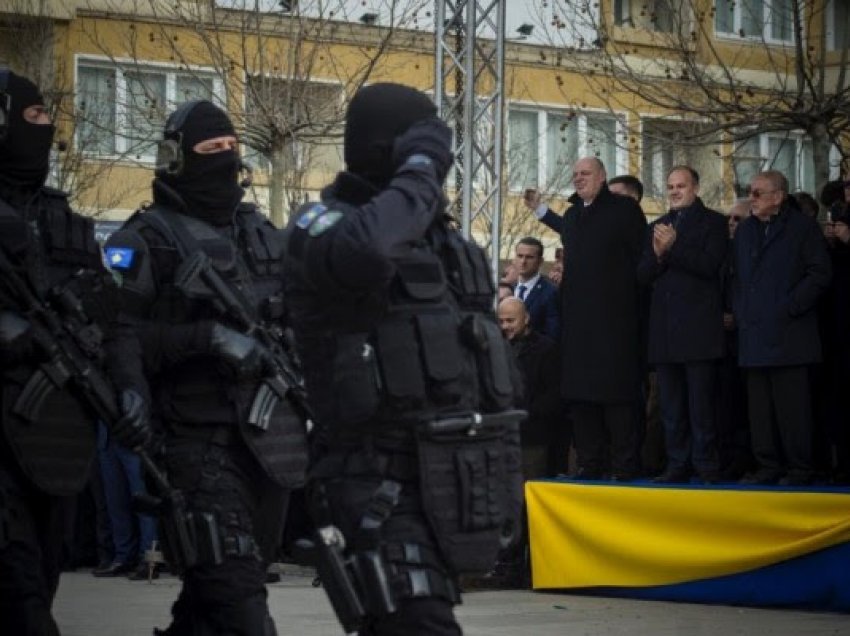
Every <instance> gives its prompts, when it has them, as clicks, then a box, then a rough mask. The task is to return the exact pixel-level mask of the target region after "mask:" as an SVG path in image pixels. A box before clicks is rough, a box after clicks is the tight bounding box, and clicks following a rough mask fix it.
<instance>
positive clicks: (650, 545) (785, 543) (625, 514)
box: [525, 481, 850, 588]
mask: <svg viewBox="0 0 850 636" xmlns="http://www.w3.org/2000/svg"><path fill="white" fill-rule="evenodd" d="M525 496H526V501H527V504H528V522H529V537H530V543H531V566H532V574H533V584H534V587H535V588H569V587H591V586H650V585H667V584H672V583H682V582H684V581H694V580H700V579H706V578H713V577H717V576H724V575H727V574H735V573H739V572H746V571H749V570H753V569H756V568H759V567H763V566H766V565H771V564H773V563H778V562H780V561H785V560H786V559H790V558H793V557H796V556H800V555H803V554H808V553H811V552H815V551H817V550H821V549H823V548H827V547H829V546H833V545H836V544H838V543H842V542H844V541H847V540H850V495H848V494H840V493H837V494H836V493H818V492H787V491H786V492H783V491H749V490H721V489H706V490H701V489H690V488H680V489H676V488H655V487H646V488H641V487H635V486H631V487H623V486H607V485H594V484H575V483H559V482H543V481H529V482H526V485H525Z"/></svg>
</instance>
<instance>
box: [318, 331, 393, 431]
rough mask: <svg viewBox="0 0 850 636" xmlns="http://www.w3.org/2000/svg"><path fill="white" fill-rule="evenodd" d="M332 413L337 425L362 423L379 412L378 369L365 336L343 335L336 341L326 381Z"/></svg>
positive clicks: (372, 350) (373, 353)
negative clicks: (330, 369)
mask: <svg viewBox="0 0 850 636" xmlns="http://www.w3.org/2000/svg"><path fill="white" fill-rule="evenodd" d="M328 380H329V381H330V386H332V387H333V391H332V393H331V395H332V399H333V413H334V417H335V421H336V422H338V423H339V424H355V423H359V422H364V421H366V420H368V419H370V418H372V417H374V415H375V413H376V412H377V410H378V404H379V397H380V396H379V393H378V366H377V361H376V359H375V350H374V349H373V347H372V345H371V344H369V343H368V342H367V339H366V334H363V333H357V334H344V335H341V336H339V337H338V338H337V347H336V354H335V355H334V360H333V368H332V377H331V378H328Z"/></svg>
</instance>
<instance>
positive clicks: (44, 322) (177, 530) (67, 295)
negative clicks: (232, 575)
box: [0, 246, 197, 566]
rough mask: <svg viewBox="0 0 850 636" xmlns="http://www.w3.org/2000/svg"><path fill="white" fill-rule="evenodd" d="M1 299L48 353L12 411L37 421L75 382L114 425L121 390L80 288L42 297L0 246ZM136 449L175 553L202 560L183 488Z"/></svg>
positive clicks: (79, 393) (99, 415)
mask: <svg viewBox="0 0 850 636" xmlns="http://www.w3.org/2000/svg"><path fill="white" fill-rule="evenodd" d="M79 276H80V277H83V276H86V274H84V273H82V274H80V275H79ZM100 291H101V292H102V293H104V290H102V289H101V290H100ZM0 302H2V304H3V306H6V307H13V308H15V309H16V310H17V311H18V312H20V314H21V315H22V316H23V317H24V318H25V319H26V320H27V321H28V322H29V329H30V335H31V338H32V342H33V345H34V346H35V348H36V349H37V350H38V351H40V352H41V353H42V354H43V358H44V359H45V362H42V363H40V364H39V366H38V369H36V371H35V373H34V374H33V375H32V376H31V377H30V379H29V381H27V383H26V384H25V385H24V388H23V390H22V391H21V394H20V396H19V397H18V399H17V401H16V402H15V404H14V405H13V406H12V411H13V412H14V413H15V414H16V415H19V416H20V417H22V418H24V419H25V420H27V421H29V422H35V421H38V418H39V412H40V410H41V408H42V406H43V404H44V401H45V400H46V398H47V397H48V396H49V395H50V394H51V393H52V392H54V391H61V390H64V389H65V388H66V387H68V386H71V387H74V388H75V389H76V391H77V393H76V395H77V396H79V397H80V398H81V399H82V400H83V402H84V403H85V404H86V405H87V406H88V407H89V408H90V409H91V410H92V411H93V413H94V414H95V415H96V416H97V418H98V419H99V420H100V421H102V422H103V423H104V424H105V425H106V427H107V428H108V429H111V428H112V426H113V425H114V423H115V422H117V421H118V420H119V419H120V417H121V412H120V409H119V407H118V399H117V395H116V393H115V390H114V388H113V386H112V383H111V382H110V381H109V379H108V378H107V377H106V375H105V374H104V373H103V371H102V370H101V369H100V368H99V366H98V365H97V364H95V363H94V362H93V360H94V359H95V357H96V355H97V353H98V352H99V350H100V341H101V336H102V334H101V331H100V327H99V326H98V325H97V324H96V323H94V322H92V321H91V320H90V319H89V317H88V316H87V315H86V312H85V309H84V308H83V304H82V302H81V301H80V299H79V297H78V296H77V294H76V293H74V291H73V290H72V289H70V287H68V286H67V285H65V286H57V287H54V288H52V289H50V290H49V291H48V292H47V293H46V294H45V297H44V299H42V298H41V295H40V294H39V293H38V292H37V291H36V290H35V289H34V287H33V285H32V284H31V282H30V281H29V279H28V278H26V277H25V276H22V275H21V273H20V272H19V270H18V268H17V267H15V264H14V263H13V261H12V259H11V258H10V257H9V255H8V254H7V253H6V251H5V249H3V248H2V246H0ZM135 452H136V453H137V454H138V455H139V458H140V459H141V462H142V465H143V466H144V468H145V470H146V471H147V473H148V474H149V475H150V477H151V479H152V480H153V484H154V487H155V488H156V491H157V495H158V496H157V497H153V496H151V497H148V498H147V503H148V504H149V506H150V504H154V505H155V506H156V512H157V513H158V514H161V515H162V518H163V522H164V526H165V528H164V529H165V533H166V535H167V539H168V542H169V546H171V547H172V549H173V550H174V551H175V552H177V553H178V554H175V555H174V558H175V559H177V560H178V561H180V562H181V563H180V564H184V565H186V566H191V565H193V564H194V563H195V562H197V552H196V546H195V542H194V541H193V537H192V532H191V530H190V517H189V516H188V515H187V512H186V502H185V500H184V498H183V494H182V493H181V492H180V491H179V490H177V489H175V488H173V487H172V486H171V484H169V482H168V479H167V478H166V476H165V474H164V473H163V472H162V471H160V470H159V468H158V467H157V466H156V464H154V462H153V460H152V459H151V457H150V455H148V453H147V452H146V451H145V450H144V449H141V448H140V449H136V450H135Z"/></svg>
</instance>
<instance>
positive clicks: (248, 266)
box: [140, 204, 307, 487]
mask: <svg viewBox="0 0 850 636" xmlns="http://www.w3.org/2000/svg"><path fill="white" fill-rule="evenodd" d="M140 217H141V220H142V221H143V222H144V223H145V224H147V225H149V226H150V227H152V228H154V229H156V231H157V232H158V233H159V234H160V235H162V236H164V237H165V238H167V239H168V240H169V242H171V244H172V245H173V246H174V248H175V249H176V253H177V254H178V255H179V258H178V260H177V262H176V263H173V268H172V269H171V271H170V272H169V277H171V280H166V281H164V282H165V289H164V290H163V293H162V294H161V295H160V298H159V300H158V301H157V303H156V307H155V310H154V318H155V319H158V320H163V321H165V322H170V323H181V322H189V321H194V320H200V319H209V320H216V321H219V322H222V323H223V324H225V325H228V326H234V325H231V324H230V323H229V320H228V316H227V314H226V312H224V311H223V310H222V308H221V306H220V302H219V300H218V299H217V297H216V295H215V293H214V291H213V290H211V289H209V288H208V286H206V285H205V284H203V282H202V281H200V280H196V281H195V282H194V283H193V284H191V285H189V286H181V285H179V284H178V280H177V279H178V278H179V277H180V271H181V265H182V264H183V263H185V261H186V259H188V258H190V257H191V255H192V253H193V252H194V251H195V250H197V249H200V250H202V251H203V252H204V253H205V254H206V255H207V256H209V257H210V259H211V261H212V266H213V267H214V268H215V269H216V271H217V272H218V273H219V274H220V276H221V278H222V279H223V280H224V281H225V282H226V284H227V286H228V287H229V288H230V289H231V290H232V291H233V292H234V293H235V294H236V295H238V298H239V300H240V301H242V303H241V305H242V307H243V308H244V309H245V310H246V311H247V312H248V314H250V316H251V317H252V319H253V320H255V321H257V322H260V323H265V324H266V325H270V326H271V328H272V329H274V330H276V331H278V332H282V330H283V320H284V311H283V278H282V276H281V273H282V250H283V241H282V240H281V236H280V231H279V230H278V229H277V228H275V227H274V226H273V225H272V224H271V223H270V222H269V221H268V220H267V219H266V218H265V217H264V216H263V215H262V214H260V213H259V212H258V211H257V210H256V208H255V207H254V206H251V205H247V204H243V205H241V206H240V207H239V210H238V211H237V214H236V217H235V221H236V223H235V232H236V233H235V237H234V238H230V237H228V236H226V235H224V234H223V233H222V232H220V231H219V230H218V229H216V228H215V227H213V226H211V225H209V224H207V223H205V222H204V221H201V220H199V219H195V218H193V217H190V216H186V215H183V214H179V213H177V212H174V211H172V210H168V209H163V208H159V207H157V206H154V207H152V208H150V209H148V210H146V211H145V212H144V213H143V214H141V215H140ZM177 223H179V228H177V227H175V225H176V224H177ZM257 390H258V382H257V381H256V380H252V381H248V382H239V383H233V382H232V381H229V380H228V378H227V377H226V376H224V375H222V374H221V373H220V369H219V368H217V367H216V363H215V362H214V361H211V360H210V359H209V358H205V357H201V358H198V359H197V360H194V361H189V362H188V363H186V364H183V365H179V366H178V367H177V368H175V369H173V370H171V372H170V374H169V375H168V376H167V377H166V379H165V380H164V381H160V383H159V396H160V403H161V405H162V407H163V415H164V418H165V419H166V420H167V421H172V422H176V423H179V424H201V425H207V424H228V425H236V426H237V428H238V430H239V432H240V433H241V434H242V437H243V438H244V440H245V442H246V443H247V445H248V447H249V448H250V449H251V451H252V453H253V454H254V456H255V458H256V459H257V461H258V462H259V464H260V465H261V466H262V468H263V470H264V471H265V472H266V474H267V475H268V476H269V477H270V478H272V479H273V480H275V481H276V482H277V483H279V484H280V485H281V486H285V487H293V486H297V485H300V482H301V481H302V479H303V473H304V471H305V469H306V463H307V445H306V433H305V429H304V425H303V423H301V422H300V421H299V420H298V418H297V417H296V416H295V415H294V413H292V411H291V409H289V407H288V405H287V404H286V403H284V402H281V403H279V404H278V405H277V407H276V408H275V410H274V412H273V414H272V417H271V421H270V423H269V427H268V429H267V430H260V429H257V430H255V427H251V426H249V425H247V424H246V416H247V412H248V410H249V409H250V407H251V404H252V402H253V400H254V397H255V396H256V393H257Z"/></svg>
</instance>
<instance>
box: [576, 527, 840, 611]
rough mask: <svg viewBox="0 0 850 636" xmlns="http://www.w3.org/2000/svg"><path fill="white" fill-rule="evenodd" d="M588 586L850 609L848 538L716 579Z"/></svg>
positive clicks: (667, 597)
mask: <svg viewBox="0 0 850 636" xmlns="http://www.w3.org/2000/svg"><path fill="white" fill-rule="evenodd" d="M584 589H585V590H586V591H588V592H591V593H592V594H604V595H606V596H620V597H629V598H640V599H650V600H656V601H661V600H663V601H683V602H689V603H718V604H723V605H750V606H783V607H797V608H801V609H818V610H832V611H840V612H850V542H848V543H841V544H839V545H836V546H833V547H831V548H826V549H824V550H819V551H818V552H813V553H812V554H807V555H805V556H801V557H797V558H795V559H789V560H788V561H783V562H782V563H776V564H774V565H770V566H767V567H763V568H759V569H757V570H752V571H750V572H743V573H740V574H730V575H728V576H720V577H717V578H713V579H704V580H701V581H690V582H688V583H678V584H676V585H659V586H656V587H643V588H638V587H594V588H584ZM572 591H573V590H570V592H572Z"/></svg>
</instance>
